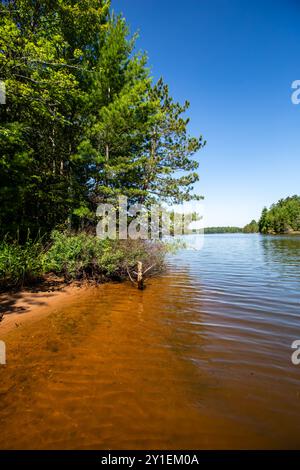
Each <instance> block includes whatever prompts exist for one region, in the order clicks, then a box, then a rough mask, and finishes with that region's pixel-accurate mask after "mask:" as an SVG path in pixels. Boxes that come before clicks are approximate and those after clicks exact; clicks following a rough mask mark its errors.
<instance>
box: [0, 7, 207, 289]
mask: <svg viewBox="0 0 300 470" xmlns="http://www.w3.org/2000/svg"><path fill="white" fill-rule="evenodd" d="M112 6H113V5H112ZM112 6H111V4H110V1H109V0H81V1H80V2H78V1H75V0H63V1H62V0H53V1H51V2H48V1H47V2H37V1H35V0H19V1H18V2H16V1H15V0H2V1H1V3H0V17H1V21H0V80H1V81H2V82H4V84H5V88H6V103H5V104H0V239H2V242H1V246H0V278H1V279H4V283H5V282H8V279H9V280H12V279H14V278H16V279H20V278H22V279H24V278H25V277H26V275H27V274H28V273H29V274H30V275H31V274H32V275H33V277H35V276H36V275H37V273H40V272H44V271H45V270H47V269H50V267H51V266H52V267H53V266H56V271H57V272H61V271H63V270H65V269H66V266H69V265H70V263H71V265H72V266H73V268H72V269H69V270H68V273H69V274H70V273H71V272H75V273H77V272H78V271H79V272H81V273H82V271H83V270H84V269H85V268H84V266H87V269H85V273H87V272H90V271H92V272H95V266H98V267H99V259H101V260H102V261H101V262H100V264H101V263H102V264H101V266H102V265H105V268H106V271H107V270H110V271H112V272H113V268H112V267H111V266H113V267H114V266H118V265H120V260H119V259H118V258H117V260H116V256H117V253H119V252H120V246H118V247H117V248H116V247H115V246H108V245H107V244H106V245H105V244H102V245H101V244H100V245H101V246H100V245H99V243H100V242H99V243H98V242H97V243H94V242H92V241H91V240H90V239H89V238H87V239H84V238H82V236H81V235H80V234H77V235H76V236H77V237H79V238H72V243H69V241H68V238H66V236H65V234H66V231H69V233H70V234H72V237H75V233H76V231H78V230H81V231H86V230H87V229H88V228H90V232H89V233H94V234H95V225H96V216H95V214H96V208H97V205H98V204H99V203H103V202H105V203H107V202H109V203H114V202H115V201H116V199H117V197H118V196H119V195H125V196H127V197H128V203H129V204H132V203H143V204H145V205H147V204H149V203H151V202H153V201H157V200H159V201H163V202H167V203H181V202H184V201H188V200H191V199H200V196H199V195H196V194H195V193H194V192H193V184H194V183H195V182H196V181H197V180H198V173H197V168H198V162H197V161H196V160H195V159H194V154H195V153H196V152H197V151H198V150H199V149H200V148H201V147H202V146H203V145H204V144H205V141H204V140H203V138H202V136H200V137H191V136H190V135H189V134H188V130H187V126H188V123H189V119H188V118H187V116H186V111H187V109H188V107H189V103H188V102H185V103H183V104H179V103H177V102H176V101H174V100H173V98H172V97H171V95H170V93H169V88H168V85H167V84H165V83H164V81H163V80H162V79H160V80H158V81H157V82H155V81H154V80H153V78H152V77H151V73H150V70H149V67H148V65H147V57H146V55H145V54H142V53H139V52H137V51H136V50H135V41H136V35H130V32H129V28H128V25H127V23H126V20H125V19H124V18H123V17H121V16H116V15H115V14H114V13H113V11H112ZM51 233H52V235H51ZM41 237H42V240H44V241H43V243H42V244H44V243H45V241H47V243H48V242H49V241H50V243H53V244H54V246H55V247H56V248H53V247H52V255H53V253H54V252H55V253H56V255H55V256H56V257H55V256H54V255H53V256H54V258H55V259H54V258H53V256H52V255H51V250H50V251H49V250H48V253H50V255H49V256H50V258H51V259H50V261H49V259H48V260H46V261H45V259H44V258H43V257H42V259H40V257H39V256H37V252H38V253H41V252H43V250H42V249H40V248H39V247H40V245H41V242H40V240H41ZM33 240H38V242H37V243H36V244H35V245H34V243H33ZM96 245H97V246H96ZM98 245H99V246H98ZM47 246H48V245H47ZM91 246H93V249H91ZM131 249H133V248H131ZM99 250H100V251H99ZM101 250H102V251H101ZM105 250H106V251H105ZM118 250H119V251H118ZM138 250H139V248H137V247H136V256H140V257H141V256H142V255H141V253H140V252H139V251H138ZM142 251H143V253H144V255H146V251H147V250H146V249H143V250H142ZM100 252H101V253H100ZM121 252H122V253H121V254H120V257H121V258H122V256H121V255H123V254H124V250H121ZM99 253H100V254H99ZM67 256H69V258H68V259H65V258H66V257H67ZM133 258H134V260H135V257H133ZM122 259H123V261H124V256H123V258H122ZM8 260H9V261H8ZM36 260H38V261H36ZM114 260H115V261H114ZM123 261H122V262H123ZM132 262H133V261H132ZM36 263H37V266H36ZM49 263H50V264H49ZM72 263H73V264H72ZM123 264H124V263H123ZM16 265H17V266H16ZM45 266H48V267H45ZM49 266H50V267H49ZM74 266H77V267H78V269H77V268H76V269H75V268H74ZM91 266H92V267H91ZM108 268H109V269H108ZM100 271H101V269H100ZM24 273H26V274H24ZM29 277H30V276H29Z"/></svg>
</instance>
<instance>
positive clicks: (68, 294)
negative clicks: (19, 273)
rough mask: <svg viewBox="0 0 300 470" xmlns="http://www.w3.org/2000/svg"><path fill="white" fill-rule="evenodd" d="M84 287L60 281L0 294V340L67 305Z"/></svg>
mask: <svg viewBox="0 0 300 470" xmlns="http://www.w3.org/2000/svg"><path fill="white" fill-rule="evenodd" d="M82 289H86V286H85V285H80V284H70V285H67V284H65V283H63V282H62V281H60V280H57V281H56V282H55V285H54V286H53V283H52V285H51V286H50V285H48V284H47V283H46V284H44V285H40V286H36V287H35V288H34V289H32V288H31V289H23V290H20V291H16V292H13V291H12V292H4V293H1V294H0V315H1V316H2V315H3V316H2V320H1V321H0V338H2V337H3V336H4V335H5V334H7V333H9V332H10V331H12V330H13V329H16V328H19V327H21V326H22V325H23V324H24V323H25V322H26V323H27V322H34V321H36V320H39V319H40V318H42V317H46V316H48V315H50V314H51V313H52V312H53V311H54V310H56V309H57V308H58V307H62V306H64V305H65V304H68V303H69V302H70V301H71V300H72V299H73V298H74V297H75V296H77V295H79V293H80V292H81V291H82Z"/></svg>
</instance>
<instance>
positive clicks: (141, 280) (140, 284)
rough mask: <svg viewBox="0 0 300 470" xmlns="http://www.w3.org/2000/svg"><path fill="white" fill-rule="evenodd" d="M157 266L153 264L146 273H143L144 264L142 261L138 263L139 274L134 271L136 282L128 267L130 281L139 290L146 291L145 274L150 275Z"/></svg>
mask: <svg viewBox="0 0 300 470" xmlns="http://www.w3.org/2000/svg"><path fill="white" fill-rule="evenodd" d="M154 266H155V264H152V265H151V266H149V267H148V268H147V269H145V271H143V263H142V262H141V261H138V263H137V272H136V271H132V273H133V274H134V275H135V276H136V278H137V279H136V281H135V280H134V279H133V277H132V276H131V274H130V271H129V269H128V266H126V270H127V274H128V277H129V279H130V281H131V282H132V283H133V284H135V285H136V286H137V288H138V289H139V290H143V289H144V287H145V286H144V279H145V274H146V273H148V272H149V271H150V270H151V269H152V268H154Z"/></svg>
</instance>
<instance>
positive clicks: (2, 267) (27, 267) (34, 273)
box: [0, 240, 44, 286]
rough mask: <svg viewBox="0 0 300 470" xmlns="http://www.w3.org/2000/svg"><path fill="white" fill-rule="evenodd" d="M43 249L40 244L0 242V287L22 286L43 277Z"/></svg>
mask: <svg viewBox="0 0 300 470" xmlns="http://www.w3.org/2000/svg"><path fill="white" fill-rule="evenodd" d="M42 253H43V247H42V244H41V243H40V242H32V241H27V242H26V243H25V244H23V245H20V244H19V243H18V242H17V241H14V242H8V241H6V240H3V241H2V242H0V285H1V286H22V285H24V284H27V283H31V282H34V281H36V280H37V279H38V278H39V277H41V276H42V275H43V272H44V269H43V261H42V257H43V254H42Z"/></svg>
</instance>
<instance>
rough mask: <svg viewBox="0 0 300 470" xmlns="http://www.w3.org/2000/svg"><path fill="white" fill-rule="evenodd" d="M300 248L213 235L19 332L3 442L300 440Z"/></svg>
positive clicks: (11, 351)
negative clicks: (154, 271)
mask: <svg viewBox="0 0 300 470" xmlns="http://www.w3.org/2000/svg"><path fill="white" fill-rule="evenodd" d="M299 248H300V238H298V237H294V238H291V237H282V238H279V237H278V238H276V237H261V236H255V235H249V236H247V235H230V236H229V235H228V236H227V235H220V236H218V235H210V236H206V237H205V244H204V248H203V250H202V251H192V250H190V251H187V250H184V251H182V252H180V253H178V254H177V255H176V256H172V257H171V258H170V260H169V271H168V273H167V274H166V275H164V276H162V277H161V278H159V279H152V280H151V281H150V282H149V283H148V287H147V289H146V290H145V291H143V292H139V291H137V290H135V289H134V288H132V287H131V286H130V285H127V284H123V285H117V284H113V285H105V286H100V287H97V288H90V289H88V290H87V291H83V293H82V294H81V295H78V296H77V297H76V298H74V299H73V300H72V302H71V303H70V304H69V305H68V306H62V308H61V309H60V310H58V311H56V312H54V313H53V314H52V315H50V316H49V317H48V318H45V319H43V320H40V321H37V322H36V323H34V324H30V325H27V326H24V327H23V328H21V329H20V330H16V331H15V332H13V333H11V334H10V335H9V336H8V337H7V350H8V357H7V359H8V365H7V366H6V367H5V368H1V369H0V374H1V384H0V395H1V400H0V420H1V428H2V429H4V430H5V431H4V432H2V433H1V435H0V448H50V449H51V448H64V449H69V448H80V449H84V448H95V449H97V448H98V449H103V448H109V449H115V448H123V449H125V448H131V449H132V448H135V449H136V448H169V449H170V448H299V447H300V366H298V367H296V366H293V365H292V363H291V353H292V350H291V347H290V346H291V343H292V341H293V340H294V339H300V325H299V306H300V305H299V303H300V289H299V282H300V269H299V267H300V257H299V252H300V249H299Z"/></svg>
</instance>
